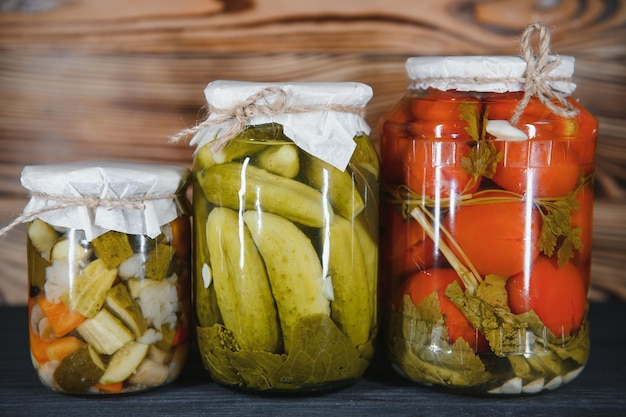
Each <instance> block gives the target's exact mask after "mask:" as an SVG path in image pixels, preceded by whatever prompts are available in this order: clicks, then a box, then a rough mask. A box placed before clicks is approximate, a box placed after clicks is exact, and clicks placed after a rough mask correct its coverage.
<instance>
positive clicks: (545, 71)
mask: <svg viewBox="0 0 626 417" xmlns="http://www.w3.org/2000/svg"><path fill="white" fill-rule="evenodd" d="M535 34H537V35H538V37H539V39H538V47H539V51H538V53H537V54H535V51H534V50H533V47H532V39H533V35H535ZM521 48H522V54H523V56H524V60H525V61H526V72H525V73H524V77H523V78H524V96H523V97H522V99H521V100H520V102H519V103H518V105H517V107H516V108H515V112H514V113H513V116H512V117H511V120H510V122H511V124H512V125H513V126H515V125H517V123H518V122H519V118H520V117H521V115H522V113H523V112H524V109H526V106H528V103H529V102H530V99H531V98H532V97H536V98H537V99H539V101H540V102H541V103H542V104H543V105H544V106H546V107H547V108H548V109H549V110H550V111H552V112H553V113H554V114H557V115H559V116H563V117H574V116H576V114H578V109H576V108H575V107H574V106H573V105H572V104H571V103H570V102H569V101H567V99H566V98H565V96H564V95H563V93H561V92H560V91H558V90H556V89H555V88H552V87H551V86H550V83H549V81H553V80H554V78H551V77H550V72H552V71H553V70H554V69H555V68H557V67H558V66H559V65H560V63H561V59H560V58H559V57H558V56H557V57H556V58H555V59H552V60H551V61H550V59H549V58H550V32H549V31H548V29H547V27H546V26H544V25H542V24H540V23H533V24H532V25H530V26H529V27H528V28H526V30H525V31H524V33H523V34H522V41H521Z"/></svg>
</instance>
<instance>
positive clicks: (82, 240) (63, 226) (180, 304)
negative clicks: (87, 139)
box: [22, 162, 191, 395]
mask: <svg viewBox="0 0 626 417" xmlns="http://www.w3.org/2000/svg"><path fill="white" fill-rule="evenodd" d="M187 178H188V170H187V169H186V168H182V167H177V166H166V165H139V164H125V163H113V162H97V163H76V164H59V165H42V166H28V167H25V168H24V170H23V172H22V184H23V185H24V187H25V188H27V189H29V190H30V191H31V194H32V198H31V201H30V202H29V204H28V205H27V207H26V208H25V210H24V212H25V213H26V214H27V215H28V214H32V215H33V216H34V217H33V219H32V221H30V222H29V223H28V226H27V259H28V279H29V286H30V293H29V298H28V318H29V335H30V352H31V357H32V361H33V365H34V367H35V369H36V370H37V373H38V375H39V379H40V380H41V382H42V383H43V384H44V385H46V386H47V387H49V388H51V389H53V390H56V391H61V392H64V393H70V394H96V395H97V394H118V393H128V392H138V391H144V390H147V389H150V388H154V387H158V386H161V385H164V384H166V383H169V382H171V381H173V380H174V379H175V378H177V377H178V375H179V374H180V372H181V370H182V368H183V365H184V363H185V361H186V358H187V353H188V350H189V343H190V342H189V341H190V339H189V329H190V301H191V300H190V278H191V222H190V218H189V215H188V212H187V207H188V202H187V201H186V199H185V196H184V194H183V191H184V187H185V184H186V182H187Z"/></svg>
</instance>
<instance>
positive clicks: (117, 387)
mask: <svg viewBox="0 0 626 417" xmlns="http://www.w3.org/2000/svg"><path fill="white" fill-rule="evenodd" d="M123 385H124V381H120V382H114V383H112V384H101V383H99V382H98V383H97V384H96V388H98V389H99V390H100V391H102V392H108V393H110V394H119V393H120V392H122V388H123Z"/></svg>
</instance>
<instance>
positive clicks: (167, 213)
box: [21, 161, 189, 240]
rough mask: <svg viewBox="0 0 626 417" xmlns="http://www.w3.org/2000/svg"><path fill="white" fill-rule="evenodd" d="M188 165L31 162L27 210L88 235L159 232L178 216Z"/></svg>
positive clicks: (24, 180)
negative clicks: (180, 195) (29, 193)
mask: <svg viewBox="0 0 626 417" xmlns="http://www.w3.org/2000/svg"><path fill="white" fill-rule="evenodd" d="M188 177H189V170H188V169H187V168H185V167H181V166H176V165H160V164H136V163H124V162H100V161H98V162H77V163H66V164H52V165H32V166H26V167H24V169H23V170H22V176H21V182H22V186H23V187H24V188H26V189H27V190H29V191H30V192H31V199H30V201H29V202H28V204H27V205H26V207H25V208H24V214H33V215H32V216H31V217H32V218H35V217H37V218H40V219H41V220H43V221H45V222H46V223H48V224H50V225H52V226H55V227H66V228H74V229H82V230H84V231H85V234H86V237H87V238H88V239H90V240H91V239H93V238H95V237H97V236H99V235H101V234H103V233H105V232H107V231H109V230H115V231H118V232H123V233H127V234H143V235H148V236H149V237H152V238H153V237H156V236H158V235H159V234H160V233H161V230H160V227H161V226H163V225H164V224H167V223H169V222H170V221H172V220H174V219H175V218H177V217H178V216H179V206H178V202H177V201H176V195H177V194H178V193H180V192H181V191H182V190H183V189H184V187H185V186H186V184H187V180H188Z"/></svg>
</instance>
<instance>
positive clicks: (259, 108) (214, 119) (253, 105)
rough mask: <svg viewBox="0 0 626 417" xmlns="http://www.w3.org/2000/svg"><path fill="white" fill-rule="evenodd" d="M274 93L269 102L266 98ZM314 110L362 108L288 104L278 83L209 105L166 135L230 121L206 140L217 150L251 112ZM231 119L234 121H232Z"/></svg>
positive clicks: (183, 134) (359, 112)
mask: <svg viewBox="0 0 626 417" xmlns="http://www.w3.org/2000/svg"><path fill="white" fill-rule="evenodd" d="M271 96H275V99H274V101H273V102H270V100H269V98H270V97H271ZM316 111H334V112H342V113H353V114H357V115H359V116H364V114H365V109H364V108H363V107H356V106H348V105H343V104H325V105H303V106H289V105H287V93H286V92H285V90H283V89H282V88H279V87H275V86H270V87H266V88H263V89H261V90H259V91H257V92H256V93H254V94H252V95H250V96H249V97H248V98H246V99H245V100H244V101H242V102H240V103H237V104H236V105H235V106H233V107H230V108H226V109H218V108H215V107H213V106H211V105H209V109H208V112H207V113H208V114H207V117H206V119H205V120H203V121H202V122H200V123H198V124H196V125H195V126H192V127H190V128H187V129H183V130H181V131H180V132H178V133H177V134H175V135H173V136H172V137H170V142H178V141H180V140H181V139H184V138H186V137H188V136H191V135H195V134H197V133H198V132H200V131H201V130H202V129H205V128H207V127H210V126H215V125H219V124H222V123H227V122H231V126H230V127H229V128H228V129H227V130H226V131H224V132H223V133H222V134H221V135H220V136H219V137H218V138H214V139H213V140H212V141H211V142H210V145H209V146H210V149H211V152H218V151H220V150H221V149H223V148H224V146H226V144H227V143H228V142H229V141H230V140H231V139H233V138H234V137H235V136H237V134H238V133H240V132H241V131H243V130H244V129H245V128H246V127H247V126H248V125H249V122H250V119H252V118H253V117H255V116H274V115H277V114H300V113H309V112H316ZM233 122H234V123H233Z"/></svg>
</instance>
